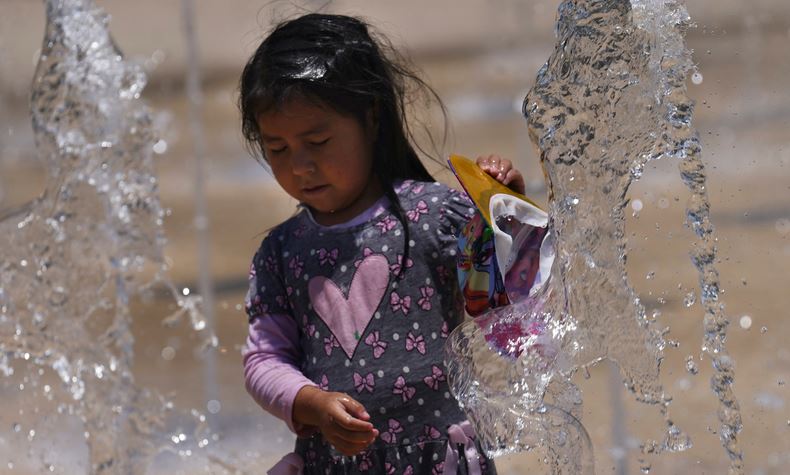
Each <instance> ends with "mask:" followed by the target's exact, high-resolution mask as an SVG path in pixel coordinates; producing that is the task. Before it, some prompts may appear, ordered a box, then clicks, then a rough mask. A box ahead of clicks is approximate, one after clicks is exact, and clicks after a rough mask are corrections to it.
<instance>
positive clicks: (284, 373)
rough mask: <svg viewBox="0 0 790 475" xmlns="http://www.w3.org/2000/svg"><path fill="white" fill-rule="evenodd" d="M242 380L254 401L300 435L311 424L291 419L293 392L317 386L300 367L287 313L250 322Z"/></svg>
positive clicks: (294, 326)
mask: <svg viewBox="0 0 790 475" xmlns="http://www.w3.org/2000/svg"><path fill="white" fill-rule="evenodd" d="M242 356H243V361H244V381H245V385H246V387H247V392H249V393H250V395H251V396H252V398H253V399H255V402H257V403H258V404H259V405H260V406H261V407H262V408H263V409H265V410H266V411H267V412H269V413H271V414H272V415H274V416H276V417H278V418H280V419H282V420H283V421H285V423H286V424H288V427H289V428H290V429H291V430H292V431H293V432H295V433H296V435H298V436H300V437H303V436H307V435H309V434H310V433H312V432H313V431H314V428H313V427H310V426H304V425H302V424H297V423H295V422H294V420H293V404H294V399H295V398H296V393H298V392H299V390H300V389H302V388H303V387H304V386H308V385H309V386H316V384H315V383H313V382H312V381H311V380H309V379H308V378H307V377H305V376H304V375H303V374H302V372H301V371H300V370H299V361H300V360H301V349H300V347H299V330H298V328H297V324H296V322H295V321H294V319H293V318H292V317H291V316H289V315H284V314H275V315H267V314H264V315H261V316H259V317H256V318H254V319H253V320H252V321H251V322H250V329H249V336H248V337H247V345H246V347H245V348H244V351H243V352H242Z"/></svg>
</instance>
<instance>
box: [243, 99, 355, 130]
mask: <svg viewBox="0 0 790 475" xmlns="http://www.w3.org/2000/svg"><path fill="white" fill-rule="evenodd" d="M342 118H343V117H342V116H341V115H340V114H338V113H337V112H336V111H334V110H333V109H332V108H330V107H327V106H325V105H322V104H320V103H317V102H315V101H310V100H307V99H304V98H293V99H289V100H287V101H286V102H284V103H282V104H280V105H279V106H278V107H276V108H272V109H270V110H268V111H266V112H263V113H262V114H260V115H259V116H258V126H259V127H260V129H261V134H262V135H263V136H264V138H266V136H267V135H278V134H282V133H288V134H297V135H298V134H302V133H306V132H310V131H312V130H315V129H318V128H326V127H329V126H331V125H332V124H333V123H335V122H336V121H337V120H340V119H342Z"/></svg>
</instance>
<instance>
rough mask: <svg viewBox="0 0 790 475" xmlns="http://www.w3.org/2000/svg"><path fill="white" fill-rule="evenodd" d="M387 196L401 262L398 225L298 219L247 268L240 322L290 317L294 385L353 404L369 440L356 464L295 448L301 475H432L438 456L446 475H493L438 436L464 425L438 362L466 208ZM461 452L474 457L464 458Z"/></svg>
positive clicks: (436, 199)
mask: <svg viewBox="0 0 790 475" xmlns="http://www.w3.org/2000/svg"><path fill="white" fill-rule="evenodd" d="M396 193H397V195H398V197H399V199H400V203H401V206H402V207H403V209H404V211H405V212H406V214H407V222H408V225H409V232H410V238H409V243H408V245H409V246H410V252H409V259H408V260H407V261H406V262H404V261H403V252H404V246H405V245H406V243H405V242H404V234H403V227H402V225H401V223H400V221H399V220H398V219H397V217H396V215H395V214H394V213H393V212H392V210H391V209H390V208H385V209H384V210H383V211H382V212H381V213H379V214H378V215H376V216H373V217H371V219H369V220H367V221H365V222H362V223H358V224H356V225H352V226H350V227H342V228H333V227H329V228H328V227H324V226H321V225H318V224H317V223H315V222H314V221H313V219H312V217H311V216H310V213H309V212H308V211H307V210H302V211H301V212H300V213H298V214H297V215H296V216H294V217H292V218H290V219H289V220H287V221H285V222H284V223H282V224H281V225H279V226H277V227H276V228H275V229H274V230H272V232H271V233H270V234H269V236H267V238H266V239H265V240H264V241H263V243H262V244H261V248H260V249H259V251H258V253H257V254H256V256H255V258H254V261H253V265H254V268H255V269H254V271H255V275H256V283H255V286H256V287H257V288H256V289H253V295H250V296H249V298H250V301H251V302H252V309H251V311H250V315H253V314H261V313H269V314H287V315H290V316H292V317H293V318H294V319H296V322H297V323H298V326H299V331H300V335H299V341H300V346H301V348H300V350H301V355H302V358H301V370H302V372H303V373H304V375H305V376H307V377H308V378H309V379H311V380H312V381H313V382H315V383H316V384H317V385H319V386H320V387H321V388H323V389H326V390H330V391H338V392H345V393H347V394H349V395H350V396H352V397H353V398H355V399H356V400H358V401H359V402H360V403H361V404H363V405H364V406H365V408H366V409H367V411H368V412H369V413H370V415H371V422H372V423H373V425H374V426H375V427H376V428H377V429H378V430H379V432H380V436H379V437H378V438H377V439H376V441H375V442H374V443H373V444H372V445H371V446H370V447H369V449H368V450H367V451H366V452H364V453H362V454H360V455H358V456H355V457H345V456H342V455H340V454H339V453H337V452H336V451H334V450H333V449H332V448H331V447H330V445H329V444H328V443H326V441H324V439H323V438H322V437H321V435H320V434H315V435H313V436H312V437H310V438H300V439H298V440H297V442H296V452H297V453H298V454H300V455H301V456H302V458H303V459H304V461H305V473H308V474H309V473H321V474H324V473H331V474H339V473H382V474H409V473H413V474H433V473H443V471H444V468H445V461H446V458H447V455H448V450H449V452H457V453H459V454H460V457H459V459H458V461H457V463H456V462H452V461H451V462H450V463H449V465H457V469H456V470H455V472H456V473H461V474H464V473H468V468H469V466H470V464H479V465H480V467H481V469H482V473H486V474H494V473H496V471H495V468H494V464H493V462H492V461H491V460H489V459H487V458H486V457H485V456H483V454H482V451H481V450H480V448H479V446H478V445H477V442H476V441H474V439H473V438H470V439H468V440H466V442H467V444H468V445H467V446H461V445H459V442H460V440H459V439H458V438H457V437H454V438H453V440H450V438H449V437H448V432H449V433H454V434H458V433H459V425H460V424H462V423H463V422H464V421H465V420H466V417H465V415H464V413H463V412H462V411H461V409H460V408H459V407H458V403H457V401H456V400H455V399H454V398H453V396H452V395H451V394H450V390H449V388H448V384H447V379H446V376H445V372H444V365H443V363H442V357H443V345H444V342H445V339H446V338H447V334H448V332H450V331H451V330H452V329H453V328H454V327H455V326H456V325H458V324H459V323H460V322H461V320H462V319H463V302H462V297H461V293H460V291H459V289H458V283H457V277H456V254H457V252H458V250H457V245H456V235H457V234H458V231H459V230H460V228H461V227H463V225H464V224H465V223H466V222H467V220H468V219H469V218H470V217H471V216H472V214H473V213H474V212H475V209H474V207H473V204H472V203H471V201H469V200H468V198H467V197H466V196H465V195H464V194H463V193H460V192H458V191H456V190H453V189H451V188H449V187H447V186H445V185H442V184H439V183H425V182H413V181H406V182H403V183H402V184H399V186H397V187H396ZM401 267H404V272H403V273H402V274H401V276H400V277H397V274H398V271H399V270H400V269H401ZM256 305H257V306H262V307H265V308H258V309H257V311H256V308H255V306H256ZM465 449H466V452H467V453H470V452H471V453H472V454H473V455H472V456H471V457H470V456H467V457H464V452H465ZM470 449H476V451H477V454H478V455H477V456H475V455H474V450H471V451H470ZM451 458H452V457H451ZM470 459H472V460H470ZM447 460H449V459H447ZM448 468H449V467H448ZM474 471H475V472H476V470H474ZM447 473H450V472H449V471H448V472H447Z"/></svg>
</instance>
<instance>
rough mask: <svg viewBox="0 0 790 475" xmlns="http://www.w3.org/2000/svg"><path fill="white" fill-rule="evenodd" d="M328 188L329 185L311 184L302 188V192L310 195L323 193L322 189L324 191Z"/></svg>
mask: <svg viewBox="0 0 790 475" xmlns="http://www.w3.org/2000/svg"><path fill="white" fill-rule="evenodd" d="M327 188H329V185H318V186H311V187H309V188H302V193H304V194H305V195H308V196H310V195H316V194H318V193H321V192H322V191H324V190H325V189H327Z"/></svg>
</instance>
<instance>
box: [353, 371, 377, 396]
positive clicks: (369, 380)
mask: <svg viewBox="0 0 790 475" xmlns="http://www.w3.org/2000/svg"><path fill="white" fill-rule="evenodd" d="M375 386H376V381H375V379H374V378H373V373H368V374H367V375H366V376H365V377H362V375H360V374H359V373H357V372H354V389H356V390H357V393H361V392H362V391H367V392H369V393H372V392H373V388H374V387H375Z"/></svg>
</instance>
